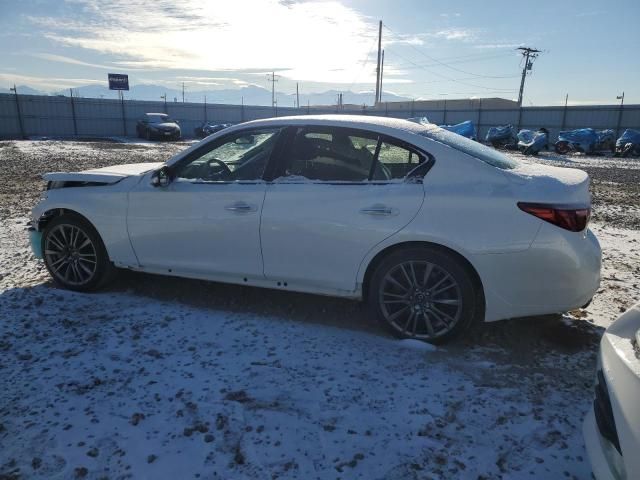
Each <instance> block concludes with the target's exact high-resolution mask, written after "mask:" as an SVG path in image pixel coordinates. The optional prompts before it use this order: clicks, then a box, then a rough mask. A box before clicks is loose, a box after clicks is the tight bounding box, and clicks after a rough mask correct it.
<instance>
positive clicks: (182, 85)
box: [182, 82, 184, 103]
mask: <svg viewBox="0 0 640 480" xmlns="http://www.w3.org/2000/svg"><path fill="white" fill-rule="evenodd" d="M182 103H184V82H182Z"/></svg>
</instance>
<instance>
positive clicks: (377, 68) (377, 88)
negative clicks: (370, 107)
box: [373, 20, 382, 106]
mask: <svg viewBox="0 0 640 480" xmlns="http://www.w3.org/2000/svg"><path fill="white" fill-rule="evenodd" d="M381 55H382V20H380V23H379V24H378V66H377V67H376V99H375V101H374V102H373V104H374V106H375V105H376V104H377V103H378V102H379V101H380V76H381V75H380V73H381V71H380V60H381Z"/></svg>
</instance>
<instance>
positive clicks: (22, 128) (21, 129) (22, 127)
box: [9, 83, 27, 140]
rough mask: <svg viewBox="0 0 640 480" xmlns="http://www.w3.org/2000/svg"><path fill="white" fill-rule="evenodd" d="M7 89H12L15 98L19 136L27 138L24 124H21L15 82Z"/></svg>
mask: <svg viewBox="0 0 640 480" xmlns="http://www.w3.org/2000/svg"><path fill="white" fill-rule="evenodd" d="M9 90H13V93H15V99H16V109H17V110H18V124H19V125H20V136H21V137H22V139H23V140H26V139H27V136H26V135H25V134H24V125H23V124H22V112H21V111H20V102H19V101H18V89H17V88H16V84H15V83H14V84H13V88H10V89H9Z"/></svg>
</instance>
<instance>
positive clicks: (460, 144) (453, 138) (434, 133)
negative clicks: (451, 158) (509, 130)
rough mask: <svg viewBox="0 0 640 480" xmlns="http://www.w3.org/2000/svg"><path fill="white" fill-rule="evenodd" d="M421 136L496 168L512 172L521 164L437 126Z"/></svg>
mask: <svg viewBox="0 0 640 480" xmlns="http://www.w3.org/2000/svg"><path fill="white" fill-rule="evenodd" d="M421 135H423V136H425V137H428V138H432V139H433V140H436V141H438V142H441V143H444V144H445V145H448V146H450V147H451V148H455V149H456V150H459V151H461V152H463V153H466V154H467V155H471V156H472V157H475V158H477V159H478V160H482V161H483V162H484V163H488V164H489V165H492V166H494V167H496V168H501V169H503V170H511V169H513V168H516V167H517V166H518V164H519V162H518V161H517V160H515V159H514V158H511V157H508V156H507V155H505V154H503V153H500V152H498V151H497V150H495V149H493V148H490V147H487V146H486V145H483V144H481V143H480V142H476V141H474V140H470V139H468V138H466V137H463V136H462V135H458V134H457V133H453V132H449V131H447V130H444V129H442V128H437V127H435V126H434V127H429V128H428V129H427V130H425V131H424V132H421Z"/></svg>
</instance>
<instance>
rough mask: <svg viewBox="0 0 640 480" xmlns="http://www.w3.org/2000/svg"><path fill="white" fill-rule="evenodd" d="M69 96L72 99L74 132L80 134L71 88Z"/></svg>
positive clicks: (76, 134)
mask: <svg viewBox="0 0 640 480" xmlns="http://www.w3.org/2000/svg"><path fill="white" fill-rule="evenodd" d="M69 95H70V96H69V98H70V99H71V116H72V118H73V134H74V135H75V136H76V137H77V136H78V123H77V122H76V107H75V104H74V102H73V90H72V89H69Z"/></svg>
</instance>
